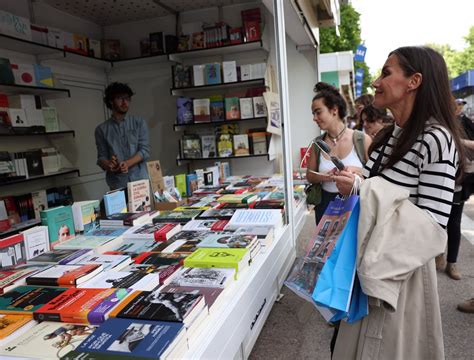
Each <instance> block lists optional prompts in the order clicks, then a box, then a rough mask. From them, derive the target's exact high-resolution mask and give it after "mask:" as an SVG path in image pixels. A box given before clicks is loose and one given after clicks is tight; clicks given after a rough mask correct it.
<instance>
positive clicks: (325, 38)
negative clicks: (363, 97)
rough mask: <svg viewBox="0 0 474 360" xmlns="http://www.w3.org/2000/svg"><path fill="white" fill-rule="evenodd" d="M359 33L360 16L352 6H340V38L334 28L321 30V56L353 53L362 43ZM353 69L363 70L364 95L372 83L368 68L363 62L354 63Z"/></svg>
mask: <svg viewBox="0 0 474 360" xmlns="http://www.w3.org/2000/svg"><path fill="white" fill-rule="evenodd" d="M360 32H361V31H360V14H359V13H358V12H357V11H356V10H355V9H354V8H353V7H352V5H349V4H343V5H341V24H340V25H339V33H340V36H337V34H336V29H335V28H321V29H320V30H319V42H320V52H321V54H325V53H330V52H336V51H350V50H352V51H353V52H354V53H355V51H356V49H357V46H358V45H359V44H361V42H362V39H361V36H360ZM354 68H355V69H357V68H363V69H364V70H365V72H364V81H363V84H362V93H363V94H365V93H366V92H367V88H369V87H370V84H371V81H372V78H371V75H370V71H369V67H368V66H367V64H366V63H365V62H355V63H354Z"/></svg>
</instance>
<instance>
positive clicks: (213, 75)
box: [204, 63, 222, 85]
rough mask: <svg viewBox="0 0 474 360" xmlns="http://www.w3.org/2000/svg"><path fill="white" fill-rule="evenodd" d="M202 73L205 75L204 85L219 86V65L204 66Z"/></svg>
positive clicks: (220, 80) (220, 81)
mask: <svg viewBox="0 0 474 360" xmlns="http://www.w3.org/2000/svg"><path fill="white" fill-rule="evenodd" d="M204 73H205V75H206V84H207V85H213V84H221V83H222V79H221V64H218V63H213V64H206V66H205V68H204Z"/></svg>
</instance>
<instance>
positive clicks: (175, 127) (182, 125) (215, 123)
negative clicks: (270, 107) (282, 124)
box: [173, 117, 267, 131]
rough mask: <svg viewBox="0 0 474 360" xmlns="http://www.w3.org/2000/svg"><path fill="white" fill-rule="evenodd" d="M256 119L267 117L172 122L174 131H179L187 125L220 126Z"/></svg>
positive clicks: (265, 118)
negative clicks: (187, 122)
mask: <svg viewBox="0 0 474 360" xmlns="http://www.w3.org/2000/svg"><path fill="white" fill-rule="evenodd" d="M258 120H267V117H257V118H251V119H235V120H224V121H214V122H212V121H211V122H200V123H192V124H174V125H173V128H174V131H179V130H181V129H184V128H187V127H194V126H221V125H223V124H234V123H242V122H249V121H258Z"/></svg>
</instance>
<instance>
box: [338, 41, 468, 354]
mask: <svg viewBox="0 0 474 360" xmlns="http://www.w3.org/2000/svg"><path fill="white" fill-rule="evenodd" d="M373 86H374V88H375V99H374V103H373V105H374V106H375V107H377V108H387V109H389V110H390V111H391V113H392V115H393V117H394V121H395V124H394V125H393V126H390V127H387V128H386V129H384V130H382V133H381V135H380V136H377V137H376V139H375V141H374V143H373V144H372V146H371V149H370V150H371V151H370V159H369V161H368V162H367V164H366V166H365V168H364V174H363V175H364V178H369V177H373V176H378V177H381V178H382V179H384V180H385V181H387V182H389V183H391V184H393V186H397V187H399V188H400V190H404V191H407V192H408V193H409V197H408V198H407V200H408V201H410V202H412V203H413V204H414V205H416V206H417V207H418V208H419V209H420V210H422V211H425V212H426V213H427V215H429V216H426V217H423V218H419V219H418V218H413V219H407V221H409V222H410V223H409V224H407V226H410V227H411V228H412V229H413V228H416V223H419V224H420V226H427V227H428V226H430V227H431V228H430V229H432V228H433V225H434V224H432V223H431V219H433V220H435V221H436V222H437V223H438V224H439V230H438V231H439V236H438V238H439V239H438V242H439V241H440V239H442V238H443V236H444V232H445V230H444V229H445V228H446V225H447V223H448V219H449V215H450V213H451V206H452V200H453V193H454V187H455V184H456V182H459V181H460V179H461V178H462V175H463V169H464V150H463V146H462V144H461V137H460V132H461V129H460V126H459V125H460V124H459V122H458V121H456V117H455V114H454V106H453V104H452V101H451V97H450V85H449V78H448V71H447V68H446V63H445V61H444V59H443V57H442V56H441V55H440V54H439V53H438V52H436V51H435V50H433V49H430V48H428V47H418V46H408V47H401V48H398V49H396V50H394V51H392V52H391V53H390V54H389V56H388V59H387V60H386V62H385V64H384V66H383V68H382V73H381V75H380V76H379V77H378V78H377V79H376V80H375V81H374V82H373ZM335 180H336V184H337V185H338V189H339V191H340V192H341V193H342V194H348V193H349V192H350V189H351V188H352V186H353V183H354V181H355V176H354V174H352V173H350V172H347V171H341V172H340V173H338V174H337V175H336V176H335ZM362 200H363V199H361V203H362ZM391 206H396V204H392V205H391ZM417 210H418V209H417ZM383 215H384V214H379V216H380V217H383ZM399 216H403V214H399ZM377 220H379V217H378V216H377V217H376V218H375V219H374V222H375V223H377ZM380 221H382V219H380ZM370 224H373V222H371V223H370ZM428 224H429V225H428ZM375 226H377V225H375ZM359 231H361V228H359ZM420 231H422V230H420ZM399 235H400V236H399V243H400V247H401V248H400V250H399V251H400V254H406V253H407V252H406V246H408V244H410V246H411V251H410V256H409V257H405V258H403V259H400V260H399V259H398V258H399V257H398V256H397V250H396V248H393V247H390V246H389V247H387V246H386V247H385V248H384V249H379V250H378V251H383V250H387V251H388V249H389V248H390V251H391V256H392V258H393V261H390V260H389V259H388V260H385V261H384V262H383V263H380V261H381V259H380V258H378V257H377V255H378V254H374V255H372V257H371V260H370V259H367V258H366V259H364V261H366V262H365V264H366V266H369V265H368V264H370V263H372V266H373V268H374V269H375V268H378V267H380V271H379V272H380V273H379V274H378V275H377V276H378V279H380V283H379V286H377V287H376V288H372V289H370V290H369V291H371V292H372V290H374V293H377V297H373V298H372V297H371V298H369V304H370V305H369V315H368V319H363V322H364V323H366V321H372V322H373V323H370V324H369V329H372V330H368V329H366V332H359V333H354V332H353V331H357V329H356V327H353V326H354V325H355V326H357V325H356V324H353V325H348V324H346V323H343V324H341V327H340V330H339V335H337V341H336V347H335V350H334V358H335V359H342V358H344V359H346V358H347V359H349V358H356V354H361V353H363V354H364V355H362V358H374V359H385V358H392V359H408V358H417V359H444V344H443V333H442V323H441V313H440V307H439V298H438V290H437V282H436V275H435V274H436V269H435V261H434V257H435V256H436V255H438V254H435V252H437V251H438V248H439V246H438V247H436V248H435V247H433V246H434V245H433V242H432V241H433V240H432V239H431V238H423V237H419V236H418V237H416V238H411V237H410V234H409V233H407V232H406V231H405V232H404V233H400V234H399ZM387 236H388V235H387ZM368 241H376V242H378V241H380V239H372V238H370V239H368ZM383 244H384V243H383V242H381V243H380V244H379V246H383ZM374 246H376V245H375V244H374ZM400 256H402V255H400ZM431 256H432V258H431ZM358 257H359V255H358ZM382 259H383V258H382ZM358 260H359V258H358ZM360 280H361V286H362V287H363V288H364V286H365V284H367V281H369V284H372V282H371V281H374V279H372V278H371V279H367V278H360ZM392 291H393V292H392ZM389 292H390V293H391V294H392V295H388V293H389ZM386 295H387V296H389V297H390V296H392V297H391V299H392V301H391V302H390V303H389V302H387V301H389V300H387V299H388V298H387V297H386ZM383 299H385V300H383ZM372 300H373V301H372ZM377 300H378V302H377ZM390 304H392V305H390ZM393 305H395V306H393ZM374 316H375V317H374ZM377 316H378V317H377ZM427 324H429V325H428V326H427ZM351 336H352V337H351ZM368 343H370V345H369V344H368ZM364 345H367V346H368V347H364ZM362 347H364V348H362ZM369 353H370V354H369ZM359 356H360V355H359Z"/></svg>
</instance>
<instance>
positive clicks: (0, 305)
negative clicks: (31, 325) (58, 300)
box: [0, 285, 67, 314]
mask: <svg viewBox="0 0 474 360" xmlns="http://www.w3.org/2000/svg"><path fill="white" fill-rule="evenodd" d="M66 290H67V288H60V287H42V286H30V285H24V286H18V287H16V288H15V289H13V290H11V291H9V292H7V293H5V294H3V295H2V296H0V314H28V313H29V314H33V312H34V311H36V310H38V309H39V308H41V307H42V306H44V305H45V304H47V303H48V302H50V301H51V300H52V299H54V298H55V297H56V296H58V295H60V294H62V293H63V292H64V291H66Z"/></svg>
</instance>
